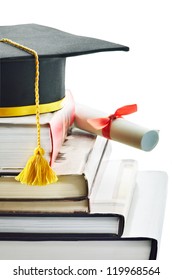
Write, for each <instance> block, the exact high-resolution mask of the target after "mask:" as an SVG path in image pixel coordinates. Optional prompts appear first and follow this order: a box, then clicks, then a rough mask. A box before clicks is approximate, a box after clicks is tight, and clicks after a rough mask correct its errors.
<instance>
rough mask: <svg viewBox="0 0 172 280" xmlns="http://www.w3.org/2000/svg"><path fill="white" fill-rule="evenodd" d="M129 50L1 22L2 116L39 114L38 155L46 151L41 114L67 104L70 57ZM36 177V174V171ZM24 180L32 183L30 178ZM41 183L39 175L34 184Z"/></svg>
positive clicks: (112, 44)
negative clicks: (41, 131) (42, 138)
mask: <svg viewBox="0 0 172 280" xmlns="http://www.w3.org/2000/svg"><path fill="white" fill-rule="evenodd" d="M128 50H129V48H128V47H126V46H122V45H119V44H115V43H112V42H107V41H104V40H100V39H95V38H89V37H83V36H77V35H73V34H70V33H67V32H63V31H60V30H57V29H54V28H50V27H46V26H41V25H37V24H22V25H14V26H1V27H0V117H10V116H22V115H29V114H36V123H37V131H38V147H37V149H36V155H38V154H39V155H40V154H41V155H42V154H43V150H41V149H42V148H41V147H40V132H39V129H40V125H39V114H40V113H46V112H52V111H56V110H59V109H61V108H62V107H63V103H64V99H65V62H66V58H67V57H71V56H77V55H83V54H89V53H96V52H104V51H128ZM39 164H40V163H39ZM32 173H33V174H34V172H32ZM39 173H41V172H39ZM24 177H26V176H25V175H24ZM33 177H34V178H36V174H34V175H33ZM41 180H42V179H41ZM53 180H55V177H54V178H53ZM43 181H44V180H43ZM45 181H46V182H45V184H47V182H48V183H49V180H45ZM50 181H51V180H50ZM23 182H27V183H28V184H29V182H28V181H27V180H23ZM38 183H39V182H38V181H37V180H36V179H35V182H34V184H38ZM31 184H33V183H31ZM40 185H42V183H40Z"/></svg>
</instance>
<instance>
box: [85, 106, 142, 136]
mask: <svg viewBox="0 0 172 280" xmlns="http://www.w3.org/2000/svg"><path fill="white" fill-rule="evenodd" d="M136 111H137V105H136V104H132V105H126V106H123V107H121V108H119V109H117V110H116V111H115V113H114V114H112V115H110V116H108V117H107V118H98V119H88V120H87V121H88V123H89V124H90V125H92V126H93V127H94V128H95V129H97V130H99V129H102V135H103V136H104V137H106V138H108V139H111V138H110V128H111V124H112V121H113V120H115V119H117V118H122V116H124V115H129V114H132V113H135V112H136Z"/></svg>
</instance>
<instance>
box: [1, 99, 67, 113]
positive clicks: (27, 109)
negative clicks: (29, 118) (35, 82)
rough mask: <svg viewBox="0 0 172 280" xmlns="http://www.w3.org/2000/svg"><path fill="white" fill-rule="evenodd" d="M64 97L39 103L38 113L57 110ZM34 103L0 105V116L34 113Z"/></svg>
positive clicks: (62, 104) (61, 104)
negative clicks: (16, 105)
mask: <svg viewBox="0 0 172 280" xmlns="http://www.w3.org/2000/svg"><path fill="white" fill-rule="evenodd" d="M64 101H65V97H64V98H63V99H61V100H59V101H56V102H51V103H46V104H39V106H40V113H49V112H53V111H58V110H60V109H62V108H63V106H64ZM35 113H36V105H29V106H20V107H0V117H19V116H26V115H35Z"/></svg>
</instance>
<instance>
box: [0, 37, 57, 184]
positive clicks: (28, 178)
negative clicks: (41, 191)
mask: <svg viewBox="0 0 172 280" xmlns="http://www.w3.org/2000/svg"><path fill="white" fill-rule="evenodd" d="M0 42H2V43H6V44H9V45H12V46H13V47H16V48H18V49H21V50H22V51H25V52H27V53H29V54H31V55H33V56H34V57H35V104H36V112H35V113H36V127H37V148H36V149H35V151H34V155H33V156H31V157H30V159H29V160H28V162H27V164H26V166H25V168H24V169H23V170H22V171H21V173H20V174H19V175H18V176H17V177H16V178H15V179H16V180H17V181H20V182H21V183H22V184H27V185H32V186H44V185H47V184H51V183H55V182H57V180H58V178H57V175H56V173H55V172H54V171H53V169H52V168H51V167H50V166H49V163H48V162H47V160H46V159H45V158H44V157H43V155H44V150H43V149H42V148H41V144H40V140H41V139H40V138H41V137H40V128H41V127H40V104H39V58H38V54H37V52H36V51H35V50H32V49H30V48H28V47H25V46H23V45H20V44H18V43H16V42H13V41H11V40H9V39H7V38H3V39H1V40H0Z"/></svg>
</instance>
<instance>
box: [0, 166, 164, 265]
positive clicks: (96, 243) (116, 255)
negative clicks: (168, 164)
mask: <svg viewBox="0 0 172 280" xmlns="http://www.w3.org/2000/svg"><path fill="white" fill-rule="evenodd" d="M166 194H167V174H166V173H164V172H159V171H139V172H138V177H137V186H136V188H135V192H134V197H133V200H132V206H131V208H130V211H129V216H128V219H127V223H126V227H125V231H124V235H123V237H122V238H116V237H115V236H114V235H113V234H112V235H111V236H109V237H107V236H105V237H104V238H103V237H102V236H99V235H94V236H93V235H92V234H90V235H88V234H86V235H83V234H82V235H81V234H80V235H77V234H76V235H70V234H69V235H67V236H63V235H61V236H60V235H57V234H37V233H35V234H34V233H29V234H25V233H16V234H15V233H3V232H1V233H0V239H1V241H0V259H1V260H3V259H6V260H7V259H13V260H17V259H23V260H27V259H39V260H43V259H52V260H53V259H54V260H69V259H70V260H72V259H73V260H77V259H79V260H100V259H102V260H105V259H107V260H108V259H109V260H110V259H111V260H149V259H156V258H157V256H158V253H159V249H160V239H161V234H162V227H163V219H164V210H165V203H166Z"/></svg>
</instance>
